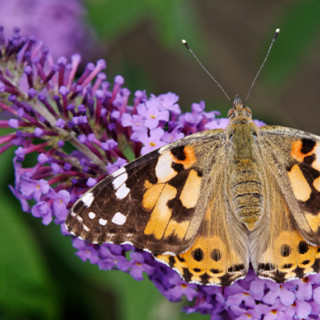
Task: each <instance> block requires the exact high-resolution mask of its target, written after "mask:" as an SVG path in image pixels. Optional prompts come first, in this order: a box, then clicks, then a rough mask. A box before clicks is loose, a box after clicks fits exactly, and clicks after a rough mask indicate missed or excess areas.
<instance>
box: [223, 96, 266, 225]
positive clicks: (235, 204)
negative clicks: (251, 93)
mask: <svg viewBox="0 0 320 320" xmlns="http://www.w3.org/2000/svg"><path fill="white" fill-rule="evenodd" d="M229 118H230V121H229V125H228V127H227V130H226V133H227V145H228V149H229V155H230V157H229V159H230V162H231V163H230V166H229V174H228V177H229V180H228V181H227V188H228V191H229V192H228V195H229V203H230V204H231V207H232V209H233V211H234V212H235V214H236V216H237V217H238V219H239V220H240V221H241V222H242V223H243V224H244V225H245V226H246V227H247V228H248V230H250V231H251V230H253V229H254V227H255V225H256V223H257V222H258V221H259V219H260V217H261V213H262V206H263V189H262V176H261V160H260V157H259V152H258V150H257V143H256V141H257V139H258V128H257V126H256V125H255V123H254V122H253V121H252V118H251V110H250V109H249V108H248V107H243V105H242V103H241V100H240V99H239V98H237V97H236V99H235V102H234V106H233V109H231V110H230V111H229ZM230 197H231V199H230Z"/></svg>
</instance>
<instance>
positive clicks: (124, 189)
mask: <svg viewBox="0 0 320 320" xmlns="http://www.w3.org/2000/svg"><path fill="white" fill-rule="evenodd" d="M129 192H130V189H129V188H128V187H127V186H126V185H125V184H123V185H122V186H121V187H120V188H119V189H118V190H117V191H116V193H115V194H116V197H117V199H123V198H125V197H126V196H127V195H128V194H129Z"/></svg>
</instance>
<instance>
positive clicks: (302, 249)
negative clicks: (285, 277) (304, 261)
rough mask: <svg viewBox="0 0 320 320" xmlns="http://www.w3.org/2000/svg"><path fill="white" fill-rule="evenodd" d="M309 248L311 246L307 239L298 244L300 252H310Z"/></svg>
mask: <svg viewBox="0 0 320 320" xmlns="http://www.w3.org/2000/svg"><path fill="white" fill-rule="evenodd" d="M308 250H309V246H308V244H307V243H306V242H305V241H300V242H299V245H298V252H299V253H300V254H305V253H306V252H308Z"/></svg>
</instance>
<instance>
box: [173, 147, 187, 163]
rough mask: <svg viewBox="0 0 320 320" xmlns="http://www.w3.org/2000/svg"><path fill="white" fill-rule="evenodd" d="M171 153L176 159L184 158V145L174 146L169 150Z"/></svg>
mask: <svg viewBox="0 0 320 320" xmlns="http://www.w3.org/2000/svg"><path fill="white" fill-rule="evenodd" d="M171 152H172V154H173V155H174V156H175V157H176V158H177V159H178V160H181V161H183V160H185V159H186V154H185V152H184V146H180V147H176V148H174V149H172V150H171Z"/></svg>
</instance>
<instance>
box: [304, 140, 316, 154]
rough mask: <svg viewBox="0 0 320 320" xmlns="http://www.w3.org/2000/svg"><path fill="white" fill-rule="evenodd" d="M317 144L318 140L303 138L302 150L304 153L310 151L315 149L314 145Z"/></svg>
mask: <svg viewBox="0 0 320 320" xmlns="http://www.w3.org/2000/svg"><path fill="white" fill-rule="evenodd" d="M315 145H316V142H315V141H313V140H310V139H302V148H301V152H302V153H304V154H307V153H309V152H310V151H312V150H313V148H314V146H315Z"/></svg>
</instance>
